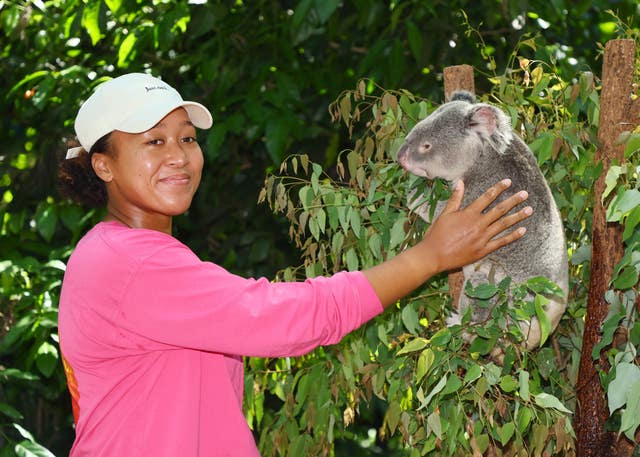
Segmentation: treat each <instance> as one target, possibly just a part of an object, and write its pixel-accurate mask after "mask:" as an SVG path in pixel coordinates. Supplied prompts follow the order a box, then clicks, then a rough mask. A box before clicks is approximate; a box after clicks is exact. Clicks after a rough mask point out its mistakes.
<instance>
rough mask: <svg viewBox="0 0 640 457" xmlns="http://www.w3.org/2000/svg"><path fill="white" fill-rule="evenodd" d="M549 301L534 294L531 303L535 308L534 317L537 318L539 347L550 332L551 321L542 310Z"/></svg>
mask: <svg viewBox="0 0 640 457" xmlns="http://www.w3.org/2000/svg"><path fill="white" fill-rule="evenodd" d="M547 303H549V299H548V298H546V297H544V296H542V295H536V296H535V298H534V300H533V305H534V308H535V310H536V317H537V318H538V323H539V324H540V344H539V347H542V346H543V345H544V343H545V341H547V338H548V337H549V334H550V333H551V321H550V320H549V316H547V313H546V312H545V310H544V307H545V305H546V304H547Z"/></svg>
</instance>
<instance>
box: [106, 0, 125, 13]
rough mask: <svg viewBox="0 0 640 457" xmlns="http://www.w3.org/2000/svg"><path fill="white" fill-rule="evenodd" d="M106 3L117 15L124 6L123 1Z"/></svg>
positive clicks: (115, 0)
mask: <svg viewBox="0 0 640 457" xmlns="http://www.w3.org/2000/svg"><path fill="white" fill-rule="evenodd" d="M105 3H106V4H107V7H108V8H109V9H110V10H111V12H112V13H117V12H118V10H119V9H120V5H122V0H105Z"/></svg>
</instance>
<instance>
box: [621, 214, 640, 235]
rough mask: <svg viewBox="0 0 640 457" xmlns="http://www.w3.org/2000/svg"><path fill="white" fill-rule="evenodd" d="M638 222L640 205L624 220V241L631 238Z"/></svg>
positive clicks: (639, 221)
mask: <svg viewBox="0 0 640 457" xmlns="http://www.w3.org/2000/svg"><path fill="white" fill-rule="evenodd" d="M638 223H640V206H637V207H635V208H633V209H632V210H631V212H630V213H629V215H628V216H627V217H626V219H625V221H624V233H623V234H622V240H623V241H627V240H628V239H629V238H631V236H632V235H633V234H634V233H635V231H636V227H637V226H638Z"/></svg>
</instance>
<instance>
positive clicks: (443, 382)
mask: <svg viewBox="0 0 640 457" xmlns="http://www.w3.org/2000/svg"><path fill="white" fill-rule="evenodd" d="M446 385H447V375H444V376H442V378H440V381H438V383H437V384H436V385H435V386H434V387H433V389H431V391H430V392H429V395H427V396H426V397H425V399H424V400H423V401H422V403H421V404H420V406H419V407H418V409H417V411H420V410H421V409H423V408H425V407H427V406H428V405H429V402H430V401H431V399H432V398H433V397H434V396H435V395H437V394H438V393H440V391H441V390H442V389H444V386H446Z"/></svg>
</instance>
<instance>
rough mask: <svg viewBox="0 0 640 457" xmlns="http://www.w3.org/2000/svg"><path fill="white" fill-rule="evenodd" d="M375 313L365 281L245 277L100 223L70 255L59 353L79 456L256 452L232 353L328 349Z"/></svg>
mask: <svg viewBox="0 0 640 457" xmlns="http://www.w3.org/2000/svg"><path fill="white" fill-rule="evenodd" d="M380 312H382V306H381V304H380V301H379V299H378V298H377V296H376V294H375V293H374V291H373V289H372V287H371V285H370V284H369V282H368V281H367V279H366V278H365V277H364V275H362V274H361V273H359V272H353V273H339V274H337V275H334V276H332V277H330V278H315V279H310V280H307V281H305V282H300V283H271V282H269V281H267V280H265V279H258V280H254V279H245V278H241V277H239V276H235V275H233V274H231V273H229V272H227V271H225V270H224V269H223V268H221V267H219V266H217V265H215V264H213V263H210V262H203V261H201V260H200V259H199V258H198V257H197V256H196V255H195V254H194V253H193V252H192V251H191V250H190V249H189V248H188V247H186V246H185V245H184V244H182V243H180V242H179V241H178V240H176V239H175V238H173V237H171V236H169V235H167V234H164V233H161V232H157V231H153V230H145V229H130V228H128V227H124V226H123V225H121V224H119V223H117V222H106V223H99V224H98V225H96V227H94V228H93V229H92V230H91V231H89V233H87V235H86V236H85V237H83V239H82V240H81V241H80V242H79V243H78V246H77V247H76V249H75V251H74V253H73V255H72V256H71V258H70V259H69V263H68V265H67V271H66V273H65V277H64V281H63V285H62V293H61V297H60V314H59V333H60V346H61V349H62V354H63V358H64V364H65V370H66V373H67V379H68V384H69V390H70V392H71V396H72V402H73V410H74V418H75V421H76V439H75V442H74V445H73V448H72V450H71V455H72V456H73V457H80V456H92V457H99V456H109V457H122V456H154V457H162V456H172V457H173V456H181V457H195V456H202V457H204V456H206V457H208V456H243V457H244V456H258V450H257V448H256V445H255V442H254V439H253V436H252V434H251V431H250V430H249V427H248V425H247V422H246V420H245V418H244V415H243V412H242V394H243V364H242V359H241V356H265V357H267V356H268V357H276V356H289V355H299V354H303V353H306V352H308V351H310V350H312V349H314V348H315V347H317V346H320V345H327V344H334V343H336V342H338V341H339V340H340V339H341V338H342V337H343V336H344V335H345V334H347V333H349V332H350V331H352V330H353V329H355V328H357V327H359V326H360V325H361V324H362V323H364V322H366V321H367V320H369V319H371V318H372V317H374V316H375V315H377V314H379V313H380Z"/></svg>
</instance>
